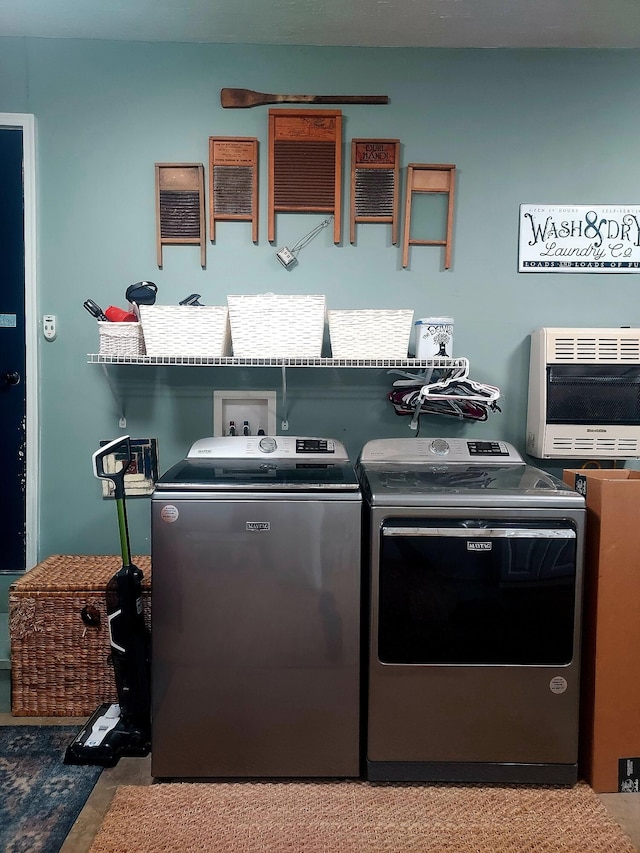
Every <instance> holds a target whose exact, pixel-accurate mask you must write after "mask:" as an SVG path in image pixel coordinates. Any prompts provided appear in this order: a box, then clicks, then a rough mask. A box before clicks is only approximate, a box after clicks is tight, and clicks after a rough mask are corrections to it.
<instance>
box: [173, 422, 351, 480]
mask: <svg viewBox="0 0 640 853" xmlns="http://www.w3.org/2000/svg"><path fill="white" fill-rule="evenodd" d="M156 489H157V490H159V491H169V490H172V491H175V490H176V489H177V490H184V491H187V490H188V491H192V490H200V491H264V490H267V491H306V492H309V491H329V490H332V491H349V492H355V491H358V489H359V484H358V480H357V477H356V474H355V472H354V470H353V466H352V465H351V464H350V463H349V459H348V457H347V453H346V450H345V448H344V446H343V445H342V444H340V442H339V441H334V440H333V439H329V438H311V437H295V436H222V437H212V438H203V439H200V440H199V441H196V442H195V444H193V446H192V447H191V449H190V450H189V453H188V455H187V458H186V459H183V460H182V461H181V462H178V463H177V464H176V465H174V466H173V467H172V468H170V469H169V470H168V471H167V472H166V473H165V474H163V475H162V477H160V479H159V480H158V482H157V483H156Z"/></svg>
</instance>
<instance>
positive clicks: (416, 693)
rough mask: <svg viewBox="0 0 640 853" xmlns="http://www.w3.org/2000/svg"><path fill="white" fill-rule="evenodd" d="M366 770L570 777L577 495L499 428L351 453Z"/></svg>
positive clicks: (374, 444)
mask: <svg viewBox="0 0 640 853" xmlns="http://www.w3.org/2000/svg"><path fill="white" fill-rule="evenodd" d="M357 468H358V476H359V478H360V480H361V485H362V490H363V498H364V502H365V506H366V510H365V529H366V531H367V532H366V534H365V543H364V547H365V550H366V561H367V564H368V571H367V574H368V580H369V619H368V623H369V635H368V649H369V653H368V685H367V734H366V743H367V747H366V753H367V754H366V766H367V775H368V778H369V779H371V780H388V781H391V780H395V781H415V780H423V781H436V782H439V781H442V782H452V781H453V782H457V781H461V782H498V783H499V782H505V783H531V784H537V783H542V784H573V783H574V782H575V781H576V779H577V759H578V704H579V688H580V679H579V671H580V622H581V590H582V567H583V548H584V525H585V502H584V499H583V498H582V496H581V495H579V494H578V493H577V492H575V491H573V490H570V489H569V488H568V487H567V486H566V485H565V484H564V483H562V482H561V481H560V480H558V479H557V478H555V477H553V476H550V475H549V474H547V473H546V472H544V471H542V470H539V469H537V468H534V467H532V466H530V465H528V464H526V463H525V462H524V461H523V459H522V457H521V456H520V454H519V453H518V452H517V450H516V449H515V448H514V447H513V446H512V445H510V444H508V443H506V442H503V441H486V440H480V441H478V440H466V439H462V438H455V439H446V438H414V439H382V440H378V441H371V442H369V443H368V444H366V445H365V446H364V448H363V450H362V452H361V455H360V459H359V461H358V466H357Z"/></svg>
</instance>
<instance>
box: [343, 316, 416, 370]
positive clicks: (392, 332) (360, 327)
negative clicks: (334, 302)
mask: <svg viewBox="0 0 640 853" xmlns="http://www.w3.org/2000/svg"><path fill="white" fill-rule="evenodd" d="M327 315H328V318H329V337H330V339H331V355H332V356H333V358H406V357H407V353H408V350H409V337H410V335H411V329H412V324H413V311H412V310H410V309H404V308H401V309H398V310H376V309H374V308H371V309H365V310H362V311H356V310H354V311H328V312H327Z"/></svg>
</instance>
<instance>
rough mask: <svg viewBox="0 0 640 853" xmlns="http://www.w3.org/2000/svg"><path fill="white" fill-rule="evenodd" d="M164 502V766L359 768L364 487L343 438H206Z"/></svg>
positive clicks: (158, 648) (155, 768)
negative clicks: (362, 488)
mask: <svg viewBox="0 0 640 853" xmlns="http://www.w3.org/2000/svg"><path fill="white" fill-rule="evenodd" d="M151 506H152V560H153V585H152V614H153V627H152V682H153V686H152V700H153V701H152V705H153V711H152V766H151V770H152V774H153V775H154V776H156V777H182V778H184V777H225V776H226V777H238V776H243V777H250V776H253V777H269V776H274V777H283V776H290V777H292V776H295V777H303V776H316V777H317V776H358V775H359V773H360V761H359V750H360V743H359V733H360V723H359V718H360V701H359V690H360V682H359V662H360V661H359V658H360V566H361V516H362V498H361V494H360V489H359V485H358V481H357V478H356V476H355V472H354V469H353V466H352V465H351V464H350V463H349V459H348V457H347V453H346V451H345V449H344V447H343V446H342V444H340V443H339V442H338V441H334V440H332V439H322V438H296V437H289V436H275V437H274V436H256V437H244V436H239V437H224V438H206V439H202V440H200V441H197V442H196V443H195V444H194V445H193V446H192V447H191V449H190V451H189V453H188V455H187V457H186V459H184V460H183V461H182V462H179V463H178V464H177V465H175V466H174V467H173V468H171V469H170V470H169V471H168V472H167V473H166V474H165V475H164V476H163V477H161V478H160V480H159V481H158V483H157V486H156V489H155V492H154V494H153V497H152V500H151Z"/></svg>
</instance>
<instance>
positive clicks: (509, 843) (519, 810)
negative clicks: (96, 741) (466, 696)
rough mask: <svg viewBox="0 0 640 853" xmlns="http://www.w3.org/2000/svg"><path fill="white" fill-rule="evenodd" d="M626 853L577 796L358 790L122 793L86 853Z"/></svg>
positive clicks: (474, 789) (611, 826)
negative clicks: (207, 852)
mask: <svg viewBox="0 0 640 853" xmlns="http://www.w3.org/2000/svg"><path fill="white" fill-rule="evenodd" d="M192 851H193V852H194V853H195V851H198V853H205V851H215V853H249V852H251V853H262V851H270V852H271V851H272V852H273V853H365V851H366V853H391V851H393V853H476V851H477V853H633V851H634V847H633V845H632V844H631V842H630V841H629V839H628V838H627V836H626V835H625V834H624V833H623V831H622V829H621V828H620V827H619V826H618V825H617V824H616V823H615V822H614V821H613V820H612V819H611V818H610V817H609V815H608V813H607V812H606V810H605V808H604V806H603V805H602V803H601V802H600V800H599V799H598V797H597V796H596V795H595V794H594V793H593V791H592V790H591V788H589V787H588V786H587V785H585V784H584V783H580V784H578V785H577V786H576V787H575V788H568V789H567V788H526V787H513V788H499V787H493V788H483V787H479V786H473V785H471V786H455V785H426V784H425V785H409V784H390V785H374V784H370V783H367V782H359V781H349V782H344V781H331V782H300V781H292V782H289V781H283V782H259V781H258V782H256V781H251V782H223V783H216V782H211V783H203V782H184V783H162V784H156V785H149V786H145V787H132V786H124V787H121V788H118V790H117V791H116V794H115V797H114V799H113V801H112V804H111V807H110V809H109V811H108V812H107V814H106V815H105V819H104V822H103V824H102V826H101V827H100V829H99V831H98V834H97V836H96V838H95V841H94V844H93V846H92V847H91V851H90V853H192Z"/></svg>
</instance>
